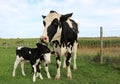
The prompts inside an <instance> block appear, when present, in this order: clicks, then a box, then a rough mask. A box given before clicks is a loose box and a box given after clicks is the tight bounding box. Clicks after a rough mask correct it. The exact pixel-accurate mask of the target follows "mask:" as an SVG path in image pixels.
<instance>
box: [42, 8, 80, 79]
mask: <svg viewBox="0 0 120 84" xmlns="http://www.w3.org/2000/svg"><path fill="white" fill-rule="evenodd" d="M72 14H73V13H70V14H66V15H61V14H58V13H57V12H56V11H53V10H52V11H50V13H49V14H48V15H47V16H42V17H43V24H44V32H43V34H42V36H41V41H42V42H46V43H47V42H53V44H54V51H55V54H56V62H57V63H56V65H57V74H56V76H55V79H60V66H61V60H60V56H63V55H65V56H64V63H63V68H66V65H67V77H68V78H70V79H72V74H71V69H70V60H71V54H72V53H73V59H74V67H73V68H74V69H77V67H76V53H77V45H78V41H77V38H78V24H77V23H76V22H75V21H74V20H72V19H70V17H71V16H72Z"/></svg>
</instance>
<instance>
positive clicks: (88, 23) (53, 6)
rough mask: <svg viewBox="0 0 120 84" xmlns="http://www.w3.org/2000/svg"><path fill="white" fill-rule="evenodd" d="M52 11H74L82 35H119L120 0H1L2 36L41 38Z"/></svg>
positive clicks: (0, 25)
mask: <svg viewBox="0 0 120 84" xmlns="http://www.w3.org/2000/svg"><path fill="white" fill-rule="evenodd" d="M50 10H55V11H57V12H58V13H60V14H68V13H73V15H72V17H71V18H72V19H74V20H75V21H76V22H77V23H78V24H79V37H98V36H100V35H99V30H100V27H103V36H105V37H107V36H117V37H120V0H0V38H39V37H40V36H41V35H42V32H43V30H44V26H43V18H42V15H47V14H48V13H49V11H50Z"/></svg>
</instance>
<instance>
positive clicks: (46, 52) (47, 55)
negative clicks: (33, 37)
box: [36, 43, 51, 64]
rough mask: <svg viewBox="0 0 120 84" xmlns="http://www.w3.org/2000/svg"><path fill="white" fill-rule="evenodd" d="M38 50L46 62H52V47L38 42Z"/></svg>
mask: <svg viewBox="0 0 120 84" xmlns="http://www.w3.org/2000/svg"><path fill="white" fill-rule="evenodd" d="M36 45H37V48H38V50H39V51H38V52H39V53H40V54H41V59H42V60H44V61H45V63H46V64H49V63H51V51H50V49H49V48H48V47H47V46H46V45H43V44H41V43H36Z"/></svg>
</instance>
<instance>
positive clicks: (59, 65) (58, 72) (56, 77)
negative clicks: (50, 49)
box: [55, 55, 61, 80]
mask: <svg viewBox="0 0 120 84" xmlns="http://www.w3.org/2000/svg"><path fill="white" fill-rule="evenodd" d="M56 65H57V74H56V76H55V79H56V80H58V79H60V67H61V61H60V56H59V55H57V56H56Z"/></svg>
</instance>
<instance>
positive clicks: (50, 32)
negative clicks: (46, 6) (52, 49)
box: [41, 11, 72, 43]
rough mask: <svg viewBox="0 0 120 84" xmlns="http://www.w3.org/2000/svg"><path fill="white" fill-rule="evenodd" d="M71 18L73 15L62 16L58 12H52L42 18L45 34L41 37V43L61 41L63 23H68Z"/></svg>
mask: <svg viewBox="0 0 120 84" xmlns="http://www.w3.org/2000/svg"><path fill="white" fill-rule="evenodd" d="M71 16H72V13H70V14H66V15H61V14H58V13H57V12H56V11H50V13H49V14H48V15H47V16H42V17H43V24H44V32H43V34H42V36H41V41H42V42H45V43H48V42H51V41H54V40H59V38H60V36H61V31H62V28H61V22H63V21H66V20H67V19H68V18H69V17H71Z"/></svg>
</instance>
